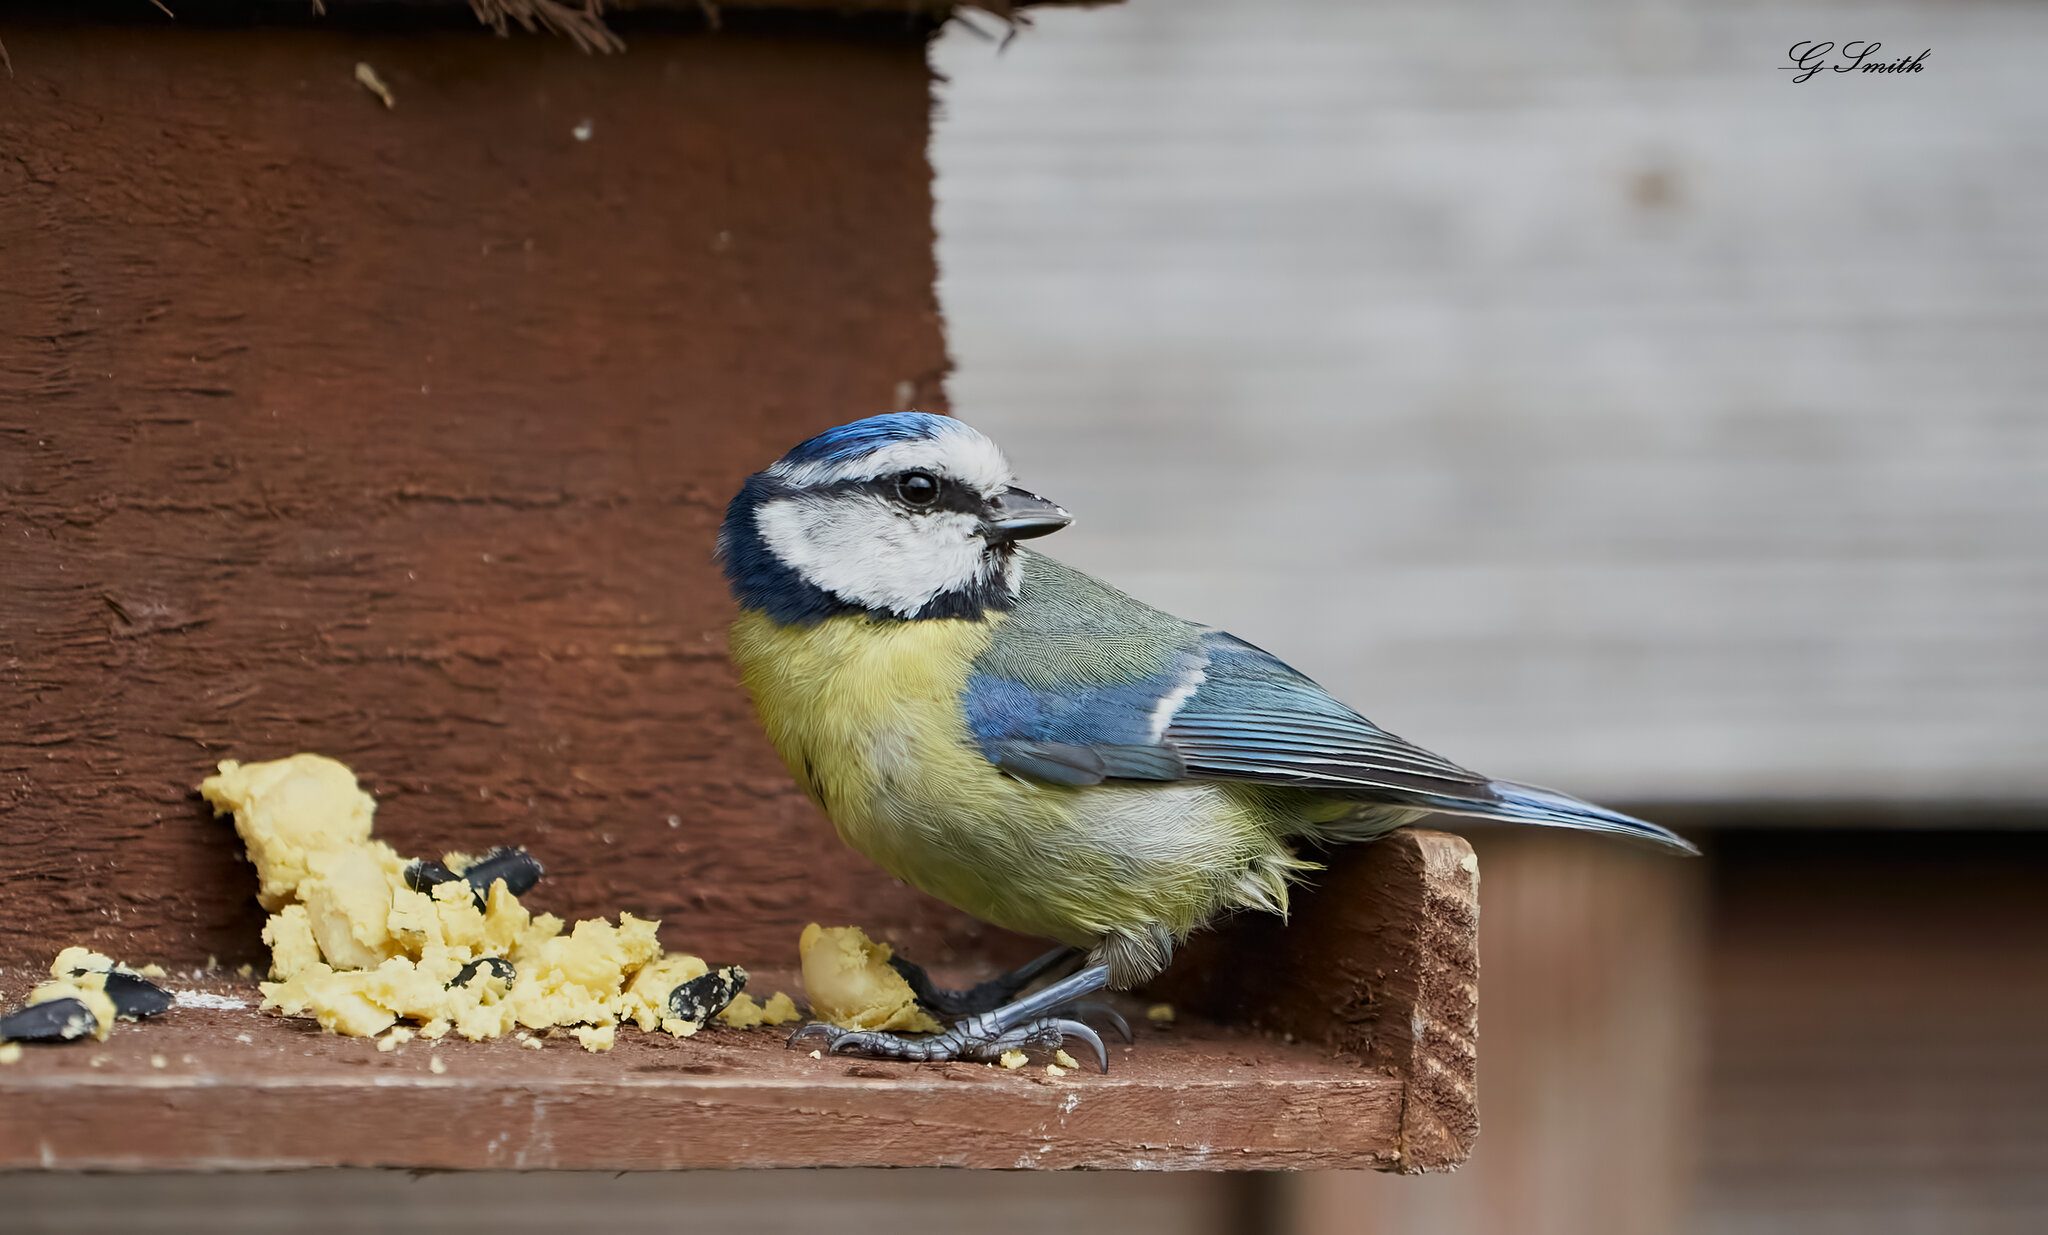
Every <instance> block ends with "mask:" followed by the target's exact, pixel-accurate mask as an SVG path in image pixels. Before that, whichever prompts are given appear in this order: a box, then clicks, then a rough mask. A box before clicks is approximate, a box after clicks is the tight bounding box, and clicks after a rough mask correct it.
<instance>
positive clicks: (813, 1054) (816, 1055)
mask: <svg viewBox="0 0 2048 1235" xmlns="http://www.w3.org/2000/svg"><path fill="white" fill-rule="evenodd" d="M824 1057H825V1052H823V1051H812V1052H811V1058H813V1059H823V1058H824Z"/></svg>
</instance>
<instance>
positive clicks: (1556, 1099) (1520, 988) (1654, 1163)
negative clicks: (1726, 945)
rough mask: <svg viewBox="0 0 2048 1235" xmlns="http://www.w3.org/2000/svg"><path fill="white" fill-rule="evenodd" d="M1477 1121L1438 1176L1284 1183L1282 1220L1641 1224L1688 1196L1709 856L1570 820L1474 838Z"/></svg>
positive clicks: (1490, 1229)
mask: <svg viewBox="0 0 2048 1235" xmlns="http://www.w3.org/2000/svg"><path fill="white" fill-rule="evenodd" d="M1473 847H1474V849H1475V851H1476V852H1477V854H1478V856H1479V861H1480V864H1481V866H1482V868H1483V869H1484V870H1485V872H1486V913H1485V915H1484V918H1483V921H1482V923H1481V927H1480V932H1479V945H1480V951H1481V953H1482V955H1483V956H1484V957H1485V961H1486V965H1485V971H1486V1000H1485V1003H1486V1018H1485V1019H1486V1026H1487V1029H1486V1038H1485V1042H1486V1049H1485V1051H1484V1052H1483V1053H1482V1054H1481V1055H1480V1056H1479V1058H1478V1060H1477V1061H1476V1062H1477V1073H1478V1085H1479V1090H1480V1092H1481V1093H1482V1094H1483V1095H1484V1098H1485V1100H1484V1103H1483V1114H1484V1117H1485V1119H1484V1121H1485V1134H1484V1135H1483V1136H1481V1137H1479V1139H1478V1143H1477V1144H1476V1145H1475V1146H1474V1147H1473V1151H1472V1156H1471V1159H1470V1160H1469V1161H1468V1162H1466V1163H1465V1165H1464V1166H1462V1167H1460V1168H1459V1170H1458V1171H1457V1173H1456V1174H1455V1175H1452V1176H1449V1177H1444V1178H1430V1179H1419V1180H1399V1181H1394V1180H1387V1179H1382V1178H1379V1177H1377V1176H1373V1175H1368V1174H1365V1173H1362V1172H1331V1173H1328V1174H1323V1175H1316V1176H1313V1177H1304V1178H1302V1179H1299V1180H1296V1181H1291V1182H1290V1183H1289V1184H1288V1185H1287V1193H1288V1198H1289V1206H1288V1208H1289V1211H1290V1212H1291V1214H1292V1219H1291V1223H1292V1224H1291V1225H1290V1226H1288V1227H1287V1228H1286V1229H1287V1230H1289V1231H1290V1232H1297V1233H1299V1235H1311V1233H1313V1232H1322V1231H1332V1230H1370V1231H1382V1230H1384V1231H1428V1232H1432V1233H1433V1235H1439V1233H1440V1235H1480V1233H1487V1235H1492V1233H1496V1232H1498V1233H1502V1235H1505V1233H1508V1232H1512V1233H1514V1235H1656V1233H1664V1232H1672V1233H1675V1232H1680V1231H1684V1230H1685V1229H1686V1225H1687V1222H1688V1221H1689V1219H1690V1216H1691V1214H1692V1213H1693V1212H1694V1210H1693V1203H1694V1189H1693V1181H1694V1177H1695V1174H1696V1171H1695V1164H1696V1162H1697V1153H1698V1147H1699V1142H1700V1140H1701V1139H1702V1138H1703V1136H1704V1135H1706V1133H1704V1132H1703V1131H1702V1129H1701V1127H1700V1123H1699V1111H1700V1105H1701V1098H1700V1090H1701V1077H1700V1072H1701V1063H1702V1056H1703V1055H1704V1053H1705V1049H1706V1039H1707V1036H1708V1031H1707V1028H1706V1020H1707V1015H1708V1013H1707V1009H1708V1007H1709V1006H1710V1005H1709V997H1708V996H1707V995H1706V994H1705V993H1703V992H1702V990H1701V983H1702V980H1703V971H1704V970H1705V968H1706V966H1707V963H1708V955H1709V948H1710V941H1709V938H1708V931H1709V924H1708V908H1707V901H1708V892H1709V887H1710V884H1711V881H1712V878H1713V874H1714V867H1713V866H1712V862H1711V859H1708V860H1702V861H1690V860H1678V859H1675V858H1671V857H1668V856H1666V855H1664V854H1661V853H1646V852H1642V851H1638V850H1633V849H1629V848H1625V847H1622V846H1617V845H1613V844H1601V843H1597V842H1596V841H1593V840H1592V839H1591V838H1587V837H1582V836H1571V835H1560V834H1558V833H1556V832H1546V831H1542V830H1531V831H1528V832H1516V831H1509V830H1494V831H1486V832H1480V833H1478V834H1476V835H1475V837H1474V846H1473Z"/></svg>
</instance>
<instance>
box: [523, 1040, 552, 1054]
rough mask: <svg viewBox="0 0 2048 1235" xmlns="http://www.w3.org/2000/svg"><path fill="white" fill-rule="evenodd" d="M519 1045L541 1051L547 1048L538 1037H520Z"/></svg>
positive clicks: (530, 1049)
mask: <svg viewBox="0 0 2048 1235" xmlns="http://www.w3.org/2000/svg"><path fill="white" fill-rule="evenodd" d="M519 1045H521V1046H523V1047H525V1048H526V1049H527V1050H529V1051H543V1050H546V1049H547V1047H546V1045H544V1044H543V1043H542V1042H541V1040H540V1039H539V1038H522V1039H520V1042H519Z"/></svg>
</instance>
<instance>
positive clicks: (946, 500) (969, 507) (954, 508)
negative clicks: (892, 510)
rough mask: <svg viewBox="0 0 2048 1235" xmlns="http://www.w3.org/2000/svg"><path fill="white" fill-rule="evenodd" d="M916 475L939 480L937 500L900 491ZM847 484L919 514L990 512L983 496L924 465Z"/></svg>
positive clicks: (975, 513)
mask: <svg viewBox="0 0 2048 1235" xmlns="http://www.w3.org/2000/svg"><path fill="white" fill-rule="evenodd" d="M913 474H915V475H922V476H928V477H930V478H931V479H933V480H934V481H936V482H937V483H938V486H939V492H938V497H937V498H936V499H935V500H933V501H930V502H926V503H923V504H918V503H914V502H910V501H907V500H905V499H904V497H903V496H902V494H901V493H900V492H899V489H898V486H899V485H900V484H901V482H902V481H903V479H904V477H906V476H909V475H913ZM834 487H835V488H836V487H838V486H834ZM846 487H847V488H855V489H864V490H866V491H868V492H870V493H873V494H876V495H877V496H879V497H882V498H885V499H887V500H888V501H889V502H890V503H891V504H892V505H895V506H897V507H899V508H901V509H903V510H908V511H916V512H917V513H919V514H927V513H930V512H932V511H941V510H943V511H951V512H953V513H956V514H964V515H973V516H975V517H976V518H980V517H981V516H984V515H986V514H987V513H988V502H987V501H986V500H984V499H983V498H982V496H981V494H979V493H977V492H975V491H974V490H973V489H970V488H968V487H967V486H966V485H963V484H961V483H960V482H959V481H957V480H954V479H952V478H951V477H949V476H942V475H940V474H939V473H937V472H931V471H926V470H925V469H923V468H914V469H912V470H911V471H909V472H896V473H892V474H891V475H888V476H878V477H876V478H875V479H873V480H869V481H861V482H856V483H855V484H852V485H849V486H846Z"/></svg>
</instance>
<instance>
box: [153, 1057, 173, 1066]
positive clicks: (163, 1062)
mask: <svg viewBox="0 0 2048 1235" xmlns="http://www.w3.org/2000/svg"><path fill="white" fill-rule="evenodd" d="M149 1066H150V1067H152V1068H168V1067H170V1066H171V1061H170V1060H168V1059H165V1058H164V1057H163V1056H162V1055H151V1056H150V1057H149Z"/></svg>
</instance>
